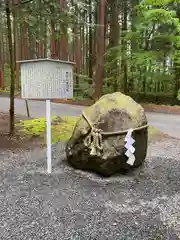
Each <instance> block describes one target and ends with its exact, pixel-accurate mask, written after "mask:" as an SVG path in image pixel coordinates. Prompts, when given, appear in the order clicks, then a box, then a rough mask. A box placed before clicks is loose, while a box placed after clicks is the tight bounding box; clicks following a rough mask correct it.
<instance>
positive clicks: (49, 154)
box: [46, 100, 52, 173]
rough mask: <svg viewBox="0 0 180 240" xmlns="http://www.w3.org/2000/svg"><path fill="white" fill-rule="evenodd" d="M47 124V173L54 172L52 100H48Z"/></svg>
mask: <svg viewBox="0 0 180 240" xmlns="http://www.w3.org/2000/svg"><path fill="white" fill-rule="evenodd" d="M46 124H47V128H46V129H47V130H46V134H47V173H51V172H52V149H51V100H46Z"/></svg>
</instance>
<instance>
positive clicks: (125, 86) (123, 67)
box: [121, 0, 128, 94]
mask: <svg viewBox="0 0 180 240" xmlns="http://www.w3.org/2000/svg"><path fill="white" fill-rule="evenodd" d="M127 14H128V12H127V1H126V0H124V1H123V24H122V41H121V43H122V47H123V50H124V54H123V55H124V56H123V60H122V62H121V70H122V71H123V91H124V93H125V94H127V93H128V75H127V60H126V51H127V43H126V40H125V39H124V37H125V34H126V33H125V32H126V31H127Z"/></svg>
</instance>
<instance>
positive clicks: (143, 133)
mask: <svg viewBox="0 0 180 240" xmlns="http://www.w3.org/2000/svg"><path fill="white" fill-rule="evenodd" d="M128 130H130V131H128ZM131 132H132V136H131ZM127 133H128V134H127ZM132 138H133V139H134V141H133V140H132ZM131 140H132V141H131ZM127 141H128V143H127ZM147 142H148V129H147V118H146V115H145V112H144V109H143V107H142V106H141V105H140V104H138V103H136V102H135V101H134V100H133V99H132V98H131V97H129V96H127V95H124V94H122V93H120V92H115V93H113V94H107V95H104V96H103V97H101V98H100V99H99V100H98V101H97V102H96V103H95V104H93V105H92V106H91V107H88V108H86V109H85V110H84V111H83V114H82V116H81V117H80V119H79V120H78V122H77V123H76V126H75V128H74V132H73V134H72V136H71V138H70V140H69V141H68V143H67V146H66V155H67V160H68V162H69V163H70V165H72V166H73V167H74V168H76V169H82V170H88V171H94V172H96V173H99V174H101V175H102V176H111V175H113V174H115V173H117V172H121V171H128V170H130V169H133V168H136V167H138V166H139V165H141V164H142V163H143V161H144V160H145V157H146V153H147ZM126 144H127V145H126ZM128 149H129V150H128ZM127 150H128V151H127Z"/></svg>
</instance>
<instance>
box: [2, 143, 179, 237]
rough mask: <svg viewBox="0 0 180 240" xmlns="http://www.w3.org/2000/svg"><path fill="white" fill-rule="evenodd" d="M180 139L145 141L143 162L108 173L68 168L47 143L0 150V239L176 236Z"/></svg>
mask: <svg viewBox="0 0 180 240" xmlns="http://www.w3.org/2000/svg"><path fill="white" fill-rule="evenodd" d="M179 146H180V140H177V139H165V140H164V141H162V142H159V143H158V144H157V143H156V144H155V143H151V145H150V147H149V151H148V156H147V160H146V163H145V164H144V166H142V167H141V168H139V169H137V170H136V171H134V172H132V173H130V174H128V175H121V176H115V177H111V178H108V179H103V178H100V177H99V176H96V175H95V174H92V173H85V172H82V171H78V170H73V169H72V168H71V167H69V166H68V165H67V164H66V162H65V161H64V160H63V159H64V156H63V146H62V145H56V146H54V149H53V153H54V161H53V163H54V166H53V174H52V175H51V176H48V175H46V174H45V172H44V167H45V151H43V150H39V149H36V150H32V151H29V152H28V151H27V152H20V151H18V152H14V153H13V152H10V151H8V152H1V153H0V169H1V170H0V171H1V175H0V180H1V181H0V239H1V240H8V239H10V240H30V239H31V240H36V239H37V240H40V239H43V240H46V239H48V240H56V239H57V240H166V239H167V240H177V239H180V238H179V237H180V162H179V156H180V147H179Z"/></svg>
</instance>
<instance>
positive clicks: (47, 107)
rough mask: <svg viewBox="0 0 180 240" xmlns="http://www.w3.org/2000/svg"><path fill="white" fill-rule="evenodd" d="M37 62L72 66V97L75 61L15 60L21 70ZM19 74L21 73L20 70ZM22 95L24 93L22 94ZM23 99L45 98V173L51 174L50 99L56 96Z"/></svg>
mask: <svg viewBox="0 0 180 240" xmlns="http://www.w3.org/2000/svg"><path fill="white" fill-rule="evenodd" d="M39 62H49V63H55V64H57V63H58V64H59V65H61V64H63V65H68V66H69V65H71V66H72V69H71V72H72V76H71V78H72V79H71V84H72V89H71V90H72V97H73V66H74V65H75V63H74V62H70V61H61V60H56V59H50V58H41V59H32V60H22V61H17V63H20V64H21V70H22V66H23V64H30V63H34V64H36V63H39ZM23 71H24V70H23ZM66 73H67V72H66ZM21 74H22V72H21ZM24 76H25V75H24ZM24 76H23V77H24ZM61 77H62V75H61ZM34 79H35V78H34ZM21 84H22V80H21ZM23 84H25V81H24V82H23ZM21 86H22V85H21ZM23 87H25V86H23ZM51 89H52V88H51ZM22 91H23V89H21V94H22ZM22 95H23V94H22ZM24 95H26V94H24ZM27 95H28V94H27ZM72 97H71V98H72ZM59 98H61V99H63V98H62V97H59ZM64 98H65V97H64ZM23 99H25V100H26V101H27V99H31V100H33V99H36V100H37V99H38V100H41V99H45V100H46V139H47V173H48V174H51V173H52V144H51V141H52V138H51V100H52V99H58V96H56V97H47V96H44V97H40V98H38V97H36V96H34V97H33V96H32V97H28V96H27V97H25V96H24V97H23Z"/></svg>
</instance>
